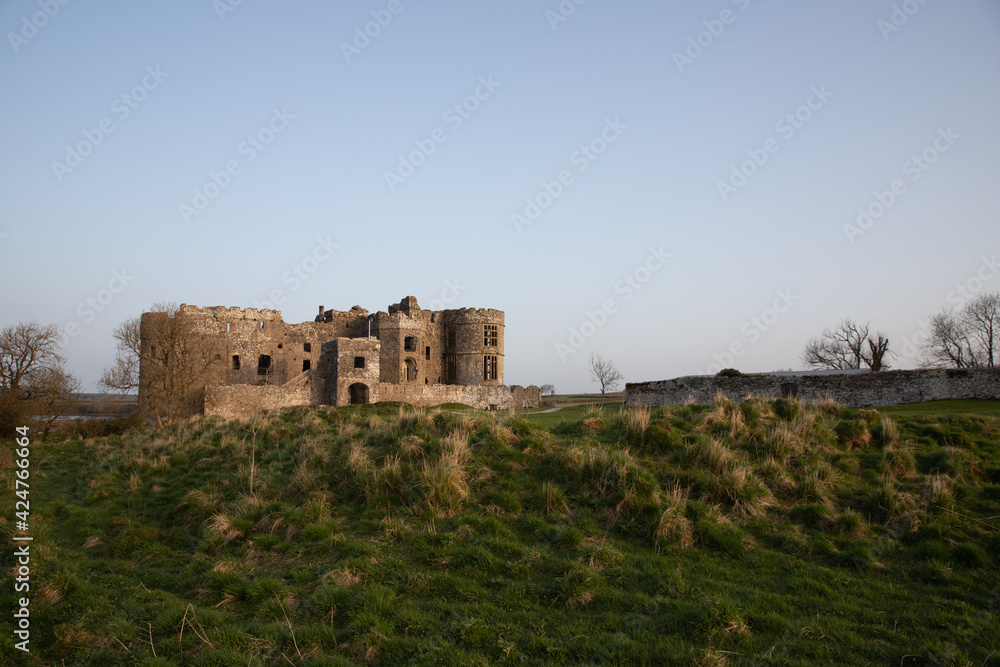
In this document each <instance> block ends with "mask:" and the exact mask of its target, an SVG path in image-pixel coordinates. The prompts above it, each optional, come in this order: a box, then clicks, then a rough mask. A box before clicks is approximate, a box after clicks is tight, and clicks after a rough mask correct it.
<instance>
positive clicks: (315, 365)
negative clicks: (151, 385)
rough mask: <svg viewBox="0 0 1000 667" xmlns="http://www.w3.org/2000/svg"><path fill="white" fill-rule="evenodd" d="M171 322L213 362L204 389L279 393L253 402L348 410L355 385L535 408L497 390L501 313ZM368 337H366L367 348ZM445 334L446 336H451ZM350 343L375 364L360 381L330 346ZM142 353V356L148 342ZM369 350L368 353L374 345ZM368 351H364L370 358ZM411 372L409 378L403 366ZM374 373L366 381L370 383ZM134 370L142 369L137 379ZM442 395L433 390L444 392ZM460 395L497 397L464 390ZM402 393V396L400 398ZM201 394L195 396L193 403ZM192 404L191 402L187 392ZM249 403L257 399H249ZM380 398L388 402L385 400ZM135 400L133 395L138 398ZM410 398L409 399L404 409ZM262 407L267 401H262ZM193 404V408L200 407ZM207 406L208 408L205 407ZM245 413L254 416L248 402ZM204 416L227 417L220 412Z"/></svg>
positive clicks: (356, 312) (222, 315) (259, 313)
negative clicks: (450, 364) (409, 342)
mask: <svg viewBox="0 0 1000 667" xmlns="http://www.w3.org/2000/svg"><path fill="white" fill-rule="evenodd" d="M166 317H167V315H166V314H162V313H145V314H143V316H142V322H143V328H144V330H145V329H147V328H148V327H147V325H150V324H151V323H153V322H155V321H157V320H156V318H166ZM176 317H177V318H178V319H179V320H181V321H183V322H185V323H186V327H187V328H186V331H187V332H188V334H189V337H190V338H191V339H193V341H192V342H195V343H198V344H200V345H204V346H206V347H207V348H210V349H211V350H212V354H211V356H212V357H213V358H214V360H213V362H212V364H211V367H210V371H209V372H208V373H207V374H204V380H203V384H201V385H200V386H199V387H198V388H197V391H198V392H200V391H201V387H203V386H205V385H207V386H209V387H210V388H211V387H216V388H217V387H219V386H226V387H233V386H270V387H274V388H282V389H284V390H285V391H276V392H270V393H264V394H260V395H259V396H261V397H263V398H262V399H261V400H264V401H265V403H266V402H267V401H270V400H272V398H273V400H275V401H278V402H279V403H280V400H279V399H278V398H274V397H281V396H295V397H296V398H294V399H291V400H294V401H299V400H300V398H301V395H302V394H303V392H305V393H308V394H309V399H308V401H307V403H310V404H312V405H346V404H348V403H349V402H350V397H349V391H348V390H349V388H350V386H351V385H352V384H354V383H355V382H363V383H364V384H365V386H367V387H368V388H369V396H368V399H369V402H376V401H379V400H383V401H384V400H389V401H392V400H406V402H414V401H416V402H418V403H419V404H431V403H433V404H440V403H443V402H449V401H453V400H454V401H456V402H462V403H469V404H475V405H476V406H477V407H483V408H489V407H490V406H497V407H503V408H506V407H509V406H510V405H515V404H517V405H529V404H533V405H537V404H538V402H539V401H540V395H537V396H536V394H537V389H535V390H534V393H533V392H532V389H533V388H530V387H529V388H526V389H525V388H515V389H516V390H517V391H516V392H515V393H516V396H515V395H514V394H512V392H511V391H510V390H508V389H506V388H505V387H503V374H504V313H503V312H502V311H499V310H493V309H477V308H461V309H452V310H442V311H429V310H423V309H421V308H420V306H419V305H418V304H417V300H416V298H414V297H406V298H404V299H403V300H402V301H401V302H400V303H399V304H393V305H391V306H389V308H388V312H378V313H375V314H374V315H369V313H368V311H367V310H364V309H362V308H360V307H358V306H355V307H353V308H352V309H351V310H349V311H346V312H342V311H336V310H325V309H324V308H323V307H322V306H320V308H319V314H318V315H317V317H316V318H315V320H314V321H313V322H305V323H301V324H289V323H286V322H285V321H284V320H283V319H282V317H281V313H280V312H279V311H277V310H262V309H255V308H227V307H209V308H201V307H196V306H188V305H186V304H184V305H182V306H181V307H180V308H179V310H178V312H177V315H176ZM487 325H490V326H495V327H496V333H497V335H496V345H486V336H485V335H484V333H485V332H484V327H485V326H487ZM369 332H370V333H371V335H372V336H373V338H372V339H371V340H369V339H368V336H369ZM449 333H450V334H451V335H449ZM408 337H412V338H413V339H414V341H415V345H414V346H413V347H414V348H415V349H409V350H408V349H406V346H405V341H406V339H407V338H408ZM348 339H350V340H351V341H357V343H356V345H359V346H361V347H360V348H358V349H361V348H363V349H365V350H367V351H368V354H367V355H366V356H367V357H368V358H369V359H371V358H372V357H374V359H375V364H374V366H371V365H369V366H368V367H367V368H366V369H365V370H364V371H363V372H361V373H360V374H358V373H355V372H354V371H355V369H354V368H353V363H354V356H355V355H354V352H353V351H352V350H353V348H352V347H351V346H352V345H355V343H353V342H344V343H340V347H339V348H338V346H337V345H328V343H331V342H334V341H337V340H341V341H348ZM143 344H144V345H146V348H145V350H144V354H143V356H144V357H146V356H148V355H146V354H145V351H148V341H146V342H144V343H143ZM372 344H374V347H373V346H372ZM369 348H371V349H369ZM487 356H495V357H496V375H495V377H493V378H491V379H490V380H486V379H485V378H484V358H485V357H487ZM449 358H451V359H454V360H455V361H456V363H455V369H456V372H455V374H454V377H451V378H449V377H447V360H448V359H449ZM408 362H409V363H410V364H412V367H413V368H415V370H416V373H415V377H414V378H413V379H410V380H408V379H407V372H406V371H407V363H408ZM373 369H374V375H373ZM141 372H142V371H141V370H140V373H141ZM382 385H392V386H406V387H409V388H410V389H406V390H395V389H390V390H386V391H387V393H386V394H385V395H383V392H382V391H381V389H380V387H381V386H382ZM445 385H447V386H449V387H452V389H450V390H443V389H435V387H438V388H440V387H443V386H445ZM467 386H470V387H482V388H484V389H491V390H496V391H492V392H491V391H478V390H476V391H472V392H471V393H470V392H468V391H465V388H466V387H467ZM400 392H402V393H400ZM200 395H201V394H200V393H199V394H198V396H199V397H200ZM192 396H194V393H192ZM214 396H215V398H214V399H213V400H216V401H221V400H223V399H225V400H228V398H226V397H228V396H230V394H225V393H216V394H214ZM247 396H248V397H251V398H252V397H253V396H257V394H252V392H251V393H250V394H247ZM386 396H388V397H386ZM141 398H142V397H141V396H140V399H141ZM407 398H412V399H413V400H407ZM265 399H266V400H265ZM200 404H201V401H200V399H199V406H200ZM213 405H215V404H213ZM250 405H251V407H250V408H248V409H250V410H251V411H253V410H254V409H255V408H254V407H253V405H255V404H254V403H251V404H250ZM211 409H212V410H221V411H222V412H231V411H232V409H230V408H228V407H221V408H219V407H212V408H211Z"/></svg>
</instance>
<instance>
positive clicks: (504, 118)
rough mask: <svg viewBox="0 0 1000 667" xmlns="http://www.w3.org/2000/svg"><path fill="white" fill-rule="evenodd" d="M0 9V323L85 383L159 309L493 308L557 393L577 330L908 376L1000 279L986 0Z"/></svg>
mask: <svg viewBox="0 0 1000 667" xmlns="http://www.w3.org/2000/svg"><path fill="white" fill-rule="evenodd" d="M577 2H578V3H579V4H576V3H577ZM233 5H235V6H233ZM560 12H562V13H560ZM380 22H381V23H380ZM366 30H367V32H368V33H369V34H368V35H366V34H365V31H366ZM0 32H2V34H3V36H4V39H3V44H2V45H0V81H2V89H3V91H4V104H3V106H2V107H0V120H2V123H0V146H2V147H3V150H2V151H0V182H2V183H3V191H2V195H3V196H2V201H3V207H2V209H0V210H2V216H0V277H2V281H3V286H4V287H5V289H4V290H3V296H2V301H0V326H6V325H9V324H13V323H16V322H18V321H24V320H32V319H34V320H38V321H39V322H42V323H53V324H56V325H58V326H59V327H61V328H62V329H63V330H65V331H68V332H73V333H75V335H72V336H67V338H66V347H65V350H64V353H65V356H66V357H67V360H68V365H69V368H70V370H72V371H73V372H74V373H76V374H77V376H78V377H80V379H81V380H83V382H84V386H85V388H86V389H88V390H93V389H94V384H93V383H94V382H95V381H96V380H97V378H98V376H99V375H100V371H101V369H102V367H104V366H106V365H108V364H109V363H110V362H111V360H112V357H113V355H114V343H113V340H112V338H111V331H112V329H113V328H114V327H115V325H117V324H118V323H119V322H120V321H122V320H123V319H125V318H127V317H130V316H134V315H138V314H139V313H141V312H142V311H143V310H144V309H148V308H149V307H150V306H151V305H152V304H153V303H155V302H164V301H169V302H177V303H188V304H196V305H201V306H215V305H224V306H243V307H254V306H267V305H271V304H269V303H268V302H273V301H275V300H277V301H280V303H273V305H274V307H276V308H278V309H280V310H281V311H282V313H283V315H284V318H285V320H286V321H289V322H301V321H310V320H312V318H313V317H315V315H316V312H317V307H318V306H319V305H320V304H322V305H324V306H325V307H326V308H335V309H338V310H348V309H350V307H351V306H353V305H355V304H357V305H360V306H362V307H363V308H366V309H368V310H371V311H374V310H385V309H386V308H387V306H388V305H389V304H391V303H396V302H398V301H399V300H400V299H401V298H403V297H404V296H407V295H413V296H416V297H417V299H418V301H419V302H420V304H421V306H423V307H431V306H434V307H437V308H440V307H462V306H469V307H491V308H498V309H501V310H504V311H505V312H506V325H507V328H506V354H507V356H506V372H505V381H506V382H507V383H508V384H522V385H526V384H539V385H541V384H544V383H552V384H554V385H555V386H556V387H557V389H558V390H560V391H563V392H570V391H593V390H595V388H596V385H594V384H593V383H590V382H588V377H587V358H588V356H589V354H590V353H591V352H597V353H600V354H603V355H606V356H610V357H612V358H613V359H614V361H615V362H616V364H617V365H618V367H619V368H620V369H621V370H622V372H623V373H624V375H625V378H626V379H627V380H628V381H645V380H656V379H666V378H671V377H676V376H680V375H687V374H693V373H698V372H712V371H715V370H718V367H719V366H721V365H725V366H731V367H735V368H738V369H740V370H742V371H745V372H758V371H768V370H775V369H784V368H795V369H799V368H801V367H802V365H801V362H800V360H799V357H800V354H801V351H802V348H803V346H804V345H805V344H806V342H807V341H808V340H809V339H810V338H811V337H813V336H815V335H817V334H818V333H820V332H821V331H822V330H823V329H824V328H825V327H831V326H834V325H836V324H837V322H838V321H839V320H840V319H841V318H845V317H850V318H854V319H856V320H860V321H866V320H871V323H872V327H873V328H874V329H880V330H882V331H884V332H885V333H886V334H887V335H888V336H889V338H890V340H891V341H892V348H893V349H895V350H896V351H897V352H904V353H905V354H900V356H899V358H897V359H895V360H894V365H895V366H896V367H900V368H905V367H912V366H913V365H914V363H915V362H916V360H917V359H916V356H915V355H913V354H910V353H909V352H910V350H909V349H908V347H907V344H908V343H909V342H910V341H911V340H912V339H913V337H914V335H915V334H917V333H918V332H919V331H920V327H921V323H922V322H924V321H926V320H927V318H928V317H929V316H930V315H931V314H933V313H934V312H936V311H938V310H940V309H941V308H945V307H949V306H955V305H959V304H960V303H961V302H962V300H963V299H964V298H966V297H965V296H963V295H971V294H975V293H977V292H982V291H997V290H1000V265H998V264H997V259H998V256H1000V225H998V219H1000V215H998V214H1000V195H998V192H1000V189H998V187H997V183H998V177H1000V164H998V156H1000V125H998V123H997V119H998V118H1000V3H997V2H995V1H992V0H955V1H952V2H944V1H943V0H924V1H923V2H920V1H919V0H906V1H905V2H902V1H899V0H842V1H840V2H810V3H805V2H791V1H789V0H771V1H769V2H762V1H761V0H712V1H711V2H697V3H696V2H679V3H664V2H652V1H638V0H636V1H627V2H616V3H612V2H608V1H607V0H585V1H582V2H581V1H580V0H576V2H574V0H563V2H561V3H560V2H559V1H557V0H549V1H540V2H525V1H522V0H513V1H511V2H506V3H476V2H457V1H452V2H433V1H431V0H418V1H414V0H372V1H365V2H353V3H336V4H333V3H329V4H328V3H321V2H316V1H314V0H304V1H302V2H297V3H281V4H279V3H267V2H263V1H262V0H243V1H242V2H239V3H238V4H237V3H236V1H235V0H214V1H213V0H184V1H181V2H175V3H170V4H166V3H152V2H135V1H132V2H124V1H121V0H108V1H105V2H101V3H86V2H82V1H80V0H61V1H60V0H13V1H7V2H3V3H0ZM859 210H860V212H859ZM864 211H867V212H868V216H870V217H864V216H862V215H861V212H864ZM275 297H277V299H275ZM731 349H733V350H736V351H737V353H736V354H734V355H732V356H728V355H729V354H730V352H729V351H730V350H731Z"/></svg>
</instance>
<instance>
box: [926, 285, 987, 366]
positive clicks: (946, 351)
mask: <svg viewBox="0 0 1000 667" xmlns="http://www.w3.org/2000/svg"><path fill="white" fill-rule="evenodd" d="M929 333H930V335H929V338H928V340H927V342H926V343H925V344H924V346H923V348H924V359H923V363H924V365H925V366H952V367H954V368H996V367H997V361H998V359H997V356H998V352H1000V351H998V349H997V347H998V345H1000V340H998V338H1000V292H991V293H988V294H981V295H980V296H978V297H976V298H975V299H973V300H972V301H970V302H969V303H968V304H966V305H965V307H964V308H962V309H961V310H959V311H957V312H956V311H947V312H942V313H938V314H936V315H934V316H933V317H931V323H930V332H929Z"/></svg>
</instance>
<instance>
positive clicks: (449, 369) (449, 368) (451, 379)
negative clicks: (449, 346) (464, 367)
mask: <svg viewBox="0 0 1000 667" xmlns="http://www.w3.org/2000/svg"><path fill="white" fill-rule="evenodd" d="M444 381H445V382H446V383H448V384H454V383H455V382H458V359H456V358H455V356H454V355H450V356H449V357H447V358H446V359H445V362H444Z"/></svg>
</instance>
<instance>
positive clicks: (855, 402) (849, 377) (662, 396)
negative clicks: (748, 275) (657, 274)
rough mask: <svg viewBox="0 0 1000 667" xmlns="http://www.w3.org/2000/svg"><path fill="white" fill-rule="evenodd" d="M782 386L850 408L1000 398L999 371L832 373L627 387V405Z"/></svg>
mask: <svg viewBox="0 0 1000 667" xmlns="http://www.w3.org/2000/svg"><path fill="white" fill-rule="evenodd" d="M782 385H785V391H786V392H793V393H794V395H795V396H796V397H797V398H798V399H799V400H800V401H805V402H809V401H816V400H820V399H823V398H827V397H831V398H833V399H834V400H835V401H837V403H840V404H841V405H846V406H848V407H869V406H879V405H897V404H899V403H923V402H925V401H937V400H945V399H962V398H987V399H1000V370H998V369H993V370H991V369H927V370H913V371H882V372H879V373H854V374H831V375H795V376H793V375H746V376H742V377H717V376H689V377H681V378H675V379H673V380H660V381H656V382H636V383H628V384H626V385H625V405H627V406H631V407H636V406H644V405H680V404H683V403H685V402H687V401H688V400H693V401H694V402H695V403H701V404H710V403H712V401H713V400H715V395H716V393H717V392H722V393H723V394H725V396H726V397H727V398H729V399H730V400H733V401H739V400H742V399H744V398H746V397H747V396H751V395H753V396H762V397H764V398H779V397H781V396H782Z"/></svg>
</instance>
